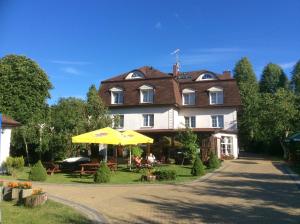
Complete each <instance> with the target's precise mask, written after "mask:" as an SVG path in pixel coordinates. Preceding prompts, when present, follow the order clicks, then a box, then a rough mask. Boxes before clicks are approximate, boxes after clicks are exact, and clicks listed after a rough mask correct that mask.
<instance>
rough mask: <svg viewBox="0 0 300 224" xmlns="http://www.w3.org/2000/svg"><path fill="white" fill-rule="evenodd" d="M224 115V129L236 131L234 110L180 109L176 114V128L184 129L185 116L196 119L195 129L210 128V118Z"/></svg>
mask: <svg viewBox="0 0 300 224" xmlns="http://www.w3.org/2000/svg"><path fill="white" fill-rule="evenodd" d="M212 115H224V129H225V130H232V131H233V130H236V129H237V114H236V109H235V108H213V109H206V108H182V109H180V111H179V114H178V127H179V128H184V127H185V121H184V117H185V116H195V117H196V128H212V122H211V116H212Z"/></svg>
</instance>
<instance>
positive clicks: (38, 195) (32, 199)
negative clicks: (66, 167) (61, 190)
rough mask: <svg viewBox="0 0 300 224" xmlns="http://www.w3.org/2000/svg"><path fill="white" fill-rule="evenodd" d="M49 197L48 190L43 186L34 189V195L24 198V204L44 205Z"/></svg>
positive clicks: (32, 205) (29, 205)
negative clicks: (44, 190)
mask: <svg viewBox="0 0 300 224" xmlns="http://www.w3.org/2000/svg"><path fill="white" fill-rule="evenodd" d="M47 199H48V196H47V194H46V192H43V190H42V188H39V189H34V190H33V192H32V195H31V196H29V197H26V198H25V199H24V205H25V206H27V207H36V206H39V205H43V204H44V203H45V202H46V201H47Z"/></svg>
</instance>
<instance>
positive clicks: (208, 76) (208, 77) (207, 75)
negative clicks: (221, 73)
mask: <svg viewBox="0 0 300 224" xmlns="http://www.w3.org/2000/svg"><path fill="white" fill-rule="evenodd" d="M215 79H216V76H215V75H214V74H211V73H203V74H201V75H199V76H198V78H197V79H196V81H206V80H215Z"/></svg>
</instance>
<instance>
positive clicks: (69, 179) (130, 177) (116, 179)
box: [0, 165, 213, 184]
mask: <svg viewBox="0 0 300 224" xmlns="http://www.w3.org/2000/svg"><path fill="white" fill-rule="evenodd" d="M159 167H162V168H167V169H172V170H175V171H176V173H177V178H176V180H173V181H159V182H158V181H156V182H155V183H181V182H186V181H191V180H195V179H197V178H198V177H194V176H192V175H191V168H192V165H184V166H181V165H161V166H159ZM159 167H157V168H158V169H159ZM212 171H213V170H209V169H207V170H206V172H212ZM28 175H29V168H28V167H25V168H24V170H23V171H21V172H17V173H16V178H14V177H12V176H6V175H0V179H1V178H2V179H8V180H9V179H11V180H13V179H17V180H20V181H27V180H28ZM141 175H142V174H141V173H140V172H138V171H136V170H133V171H129V170H128V168H127V167H126V165H119V167H118V170H117V171H116V172H112V176H111V180H110V182H109V184H133V183H135V184H136V183H145V182H141V181H140V178H141ZM46 182H47V183H86V184H92V183H94V182H93V176H92V175H89V176H86V175H85V176H82V177H81V178H80V177H79V174H78V173H56V174H54V175H52V176H48V177H47V180H46Z"/></svg>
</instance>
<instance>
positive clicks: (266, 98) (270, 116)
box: [259, 88, 299, 144]
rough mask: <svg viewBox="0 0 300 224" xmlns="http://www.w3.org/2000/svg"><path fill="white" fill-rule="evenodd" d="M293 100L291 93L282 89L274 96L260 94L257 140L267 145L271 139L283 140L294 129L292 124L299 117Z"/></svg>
mask: <svg viewBox="0 0 300 224" xmlns="http://www.w3.org/2000/svg"><path fill="white" fill-rule="evenodd" d="M295 100H296V97H295V95H294V94H293V93H292V92H291V91H289V90H286V89H282V88H281V89H278V90H277V92H276V93H275V94H270V93H265V94H262V100H261V105H260V108H261V110H260V127H261V129H260V131H259V136H260V138H259V140H261V141H264V142H265V143H268V144H269V143H271V142H272V140H273V139H276V138H277V139H283V138H284V137H285V136H286V134H287V133H288V132H289V131H291V130H294V129H295V127H294V124H295V123H296V121H297V120H298V119H297V117H298V116H299V111H298V110H297V107H296V105H295Z"/></svg>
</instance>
